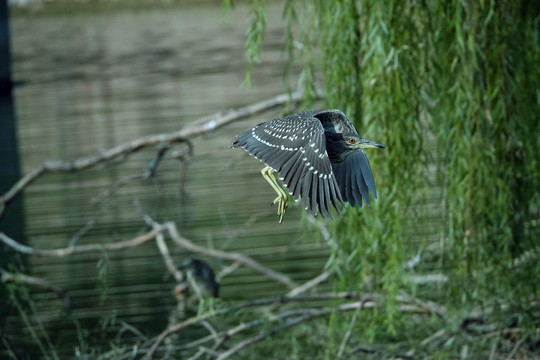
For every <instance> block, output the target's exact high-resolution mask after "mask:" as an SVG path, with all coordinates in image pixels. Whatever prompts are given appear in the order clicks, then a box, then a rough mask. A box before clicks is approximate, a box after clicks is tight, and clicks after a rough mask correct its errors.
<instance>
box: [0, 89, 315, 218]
mask: <svg viewBox="0 0 540 360" xmlns="http://www.w3.org/2000/svg"><path fill="white" fill-rule="evenodd" d="M320 94H321V93H320V92H319V93H318V95H320ZM302 95H303V91H301V90H299V91H296V92H294V93H292V94H290V95H289V94H281V95H278V96H275V97H273V98H270V99H267V100H264V101H261V102H258V103H255V104H251V105H248V106H244V107H241V108H238V109H235V110H229V111H227V112H220V113H216V114H214V115H211V116H207V117H204V118H201V119H200V120H198V121H196V122H194V123H192V124H190V125H188V126H186V127H184V128H183V129H181V130H178V131H176V132H173V133H165V134H157V135H150V136H145V137H142V138H139V139H136V140H132V141H130V142H126V143H124V144H120V145H118V146H115V147H113V148H110V149H107V150H104V151H101V152H99V153H97V154H95V155H91V156H88V157H82V158H79V159H75V160H72V161H59V160H49V161H45V162H43V163H42V164H41V165H39V166H37V167H36V168H34V169H33V170H31V171H30V172H29V173H28V174H26V175H24V176H23V177H22V178H21V179H20V180H19V181H17V182H16V183H15V184H14V185H13V186H12V187H11V188H10V189H9V190H8V191H7V192H6V193H4V194H3V195H2V196H0V218H1V217H2V216H3V214H4V212H5V209H6V208H7V206H8V205H9V204H10V203H11V202H12V201H13V200H14V199H15V197H16V196H18V195H19V194H20V193H21V192H22V191H24V189H25V188H26V187H28V186H29V185H30V184H31V183H32V182H34V181H35V180H36V179H37V178H39V177H40V176H42V175H44V174H46V173H50V172H75V171H80V170H85V169H88V168H91V167H93V166H96V165H98V164H101V163H104V162H108V161H111V160H113V159H115V158H117V157H120V156H127V155H129V154H132V153H134V152H136V151H138V150H140V149H142V148H145V147H148V146H151V145H155V144H161V143H175V142H180V141H185V140H186V139H191V138H193V137H196V136H200V135H203V134H206V133H209V132H211V131H214V130H216V129H218V128H220V127H222V126H225V125H227V124H229V123H231V122H233V121H236V120H240V119H243V118H245V117H247V116H250V115H253V114H256V113H259V112H261V111H264V110H268V109H270V108H273V107H275V106H279V105H283V104H286V103H287V102H289V101H298V100H300V99H301V98H302Z"/></svg>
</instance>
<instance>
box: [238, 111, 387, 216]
mask: <svg viewBox="0 0 540 360" xmlns="http://www.w3.org/2000/svg"><path fill="white" fill-rule="evenodd" d="M232 147H233V148H237V147H242V148H243V149H245V150H246V151H247V152H248V153H250V154H251V155H253V156H254V157H255V158H256V159H258V160H260V161H262V162H263V163H265V164H266V167H265V168H263V169H262V170H261V173H262V175H263V177H264V178H265V179H266V181H268V183H269V184H270V186H272V188H273V189H274V191H275V192H276V193H277V194H278V197H277V198H276V199H275V200H274V202H273V203H274V204H277V214H278V217H279V222H280V223H281V222H282V221H283V216H284V214H285V210H286V209H287V200H288V195H287V193H288V194H289V195H292V196H293V198H294V199H295V200H299V199H301V201H302V206H303V207H304V208H305V209H306V210H309V211H310V212H311V213H312V214H313V215H317V213H320V214H321V216H322V217H326V216H327V215H328V216H330V217H331V218H332V219H333V218H334V216H333V214H332V211H331V208H332V206H333V207H334V208H335V209H336V211H337V212H338V213H339V214H341V212H340V210H339V207H340V204H343V203H344V202H345V201H346V202H348V203H349V204H350V205H351V206H355V205H358V206H360V207H361V206H362V201H364V202H365V203H366V204H367V205H369V193H370V192H371V194H372V195H373V197H374V198H375V199H376V198H377V191H376V190H375V181H374V179H373V173H372V171H371V167H370V165H369V161H368V159H367V156H366V153H365V151H364V149H367V148H380V149H385V148H386V147H385V146H384V145H382V144H379V143H376V142H373V141H369V140H365V139H362V138H361V137H360V135H358V132H357V131H356V129H355V128H354V125H353V124H352V123H351V121H350V120H349V118H347V116H346V115H345V114H344V113H343V112H342V111H341V110H320V111H304V112H300V113H297V114H292V115H289V116H286V117H283V118H279V119H274V120H270V121H267V122H263V123H261V124H258V125H257V126H255V127H254V128H252V129H249V130H247V131H244V132H243V133H241V134H239V135H237V136H236V140H235V141H234V143H233V144H232ZM285 189H286V190H285Z"/></svg>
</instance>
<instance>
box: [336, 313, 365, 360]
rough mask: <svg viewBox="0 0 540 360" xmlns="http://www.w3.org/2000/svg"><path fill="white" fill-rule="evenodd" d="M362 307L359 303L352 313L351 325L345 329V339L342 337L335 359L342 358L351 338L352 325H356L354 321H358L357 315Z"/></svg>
mask: <svg viewBox="0 0 540 360" xmlns="http://www.w3.org/2000/svg"><path fill="white" fill-rule="evenodd" d="M362 305H363V303H362V302H360V305H358V307H357V308H356V310H355V311H354V315H353V318H352V320H351V323H350V324H349V328H348V329H347V332H346V333H345V337H343V341H342V342H341V345H340V346H339V350H338V353H337V358H338V359H341V357H342V356H343V352H344V351H345V347H346V346H347V343H348V342H349V339H350V337H351V334H352V329H353V328H354V325H356V320H357V319H358V313H359V312H360V310H362Z"/></svg>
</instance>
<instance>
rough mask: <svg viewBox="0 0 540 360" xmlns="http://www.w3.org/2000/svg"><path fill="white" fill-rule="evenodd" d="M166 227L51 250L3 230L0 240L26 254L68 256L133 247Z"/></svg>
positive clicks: (151, 237) (0, 233) (150, 238)
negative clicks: (131, 236)
mask: <svg viewBox="0 0 540 360" xmlns="http://www.w3.org/2000/svg"><path fill="white" fill-rule="evenodd" d="M165 229H166V227H165V226H160V227H159V228H155V229H152V230H150V231H149V232H147V233H145V234H142V235H140V236H137V237H135V238H133V239H130V240H125V241H118V242H114V243H108V244H87V245H79V246H71V247H67V248H61V249H50V250H42V249H35V248H33V247H30V246H26V245H23V244H21V243H20V242H18V241H15V240H13V239H12V238H10V237H9V236H7V235H6V234H4V233H2V232H0V241H1V242H3V243H4V244H6V245H7V246H9V247H11V248H12V249H15V250H16V251H18V252H20V253H22V254H26V255H36V256H67V255H72V254H82V253H90V252H101V251H103V250H107V251H116V250H124V249H127V248H131V247H134V246H139V245H141V244H143V243H145V242H147V241H149V240H152V239H153V238H154V237H155V236H156V235H157V234H159V233H161V232H162V231H164V230H165Z"/></svg>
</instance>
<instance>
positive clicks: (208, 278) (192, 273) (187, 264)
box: [178, 258, 219, 300]
mask: <svg viewBox="0 0 540 360" xmlns="http://www.w3.org/2000/svg"><path fill="white" fill-rule="evenodd" d="M178 270H180V271H182V270H185V272H186V277H187V280H188V282H189V286H190V288H191V290H192V291H193V292H194V293H195V294H196V295H197V297H198V298H199V299H201V300H202V299H208V298H217V297H218V296H219V284H218V283H217V281H216V277H215V275H214V270H212V268H211V267H210V265H208V263H207V262H206V261H204V260H200V259H193V258H189V259H187V260H185V261H184V262H183V263H182V264H181V265H179V266H178Z"/></svg>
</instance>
